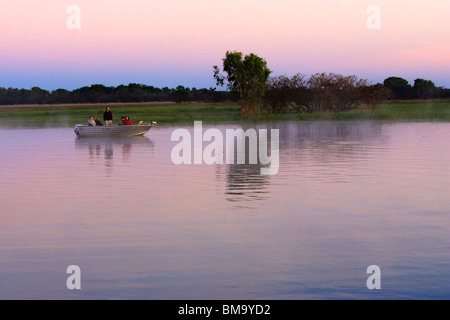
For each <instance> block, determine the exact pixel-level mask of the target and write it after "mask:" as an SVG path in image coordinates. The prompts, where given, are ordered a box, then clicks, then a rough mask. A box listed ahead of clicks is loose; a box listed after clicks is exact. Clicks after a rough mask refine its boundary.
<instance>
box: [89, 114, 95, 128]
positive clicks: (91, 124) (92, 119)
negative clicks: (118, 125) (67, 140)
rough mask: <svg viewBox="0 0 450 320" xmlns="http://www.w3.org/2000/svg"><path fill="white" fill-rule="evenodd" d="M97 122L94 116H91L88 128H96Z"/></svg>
mask: <svg viewBox="0 0 450 320" xmlns="http://www.w3.org/2000/svg"><path fill="white" fill-rule="evenodd" d="M95 125H96V124H95V120H94V116H90V117H89V120H88V126H90V127H95Z"/></svg>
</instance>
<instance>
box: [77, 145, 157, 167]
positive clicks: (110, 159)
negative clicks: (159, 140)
mask: <svg viewBox="0 0 450 320" xmlns="http://www.w3.org/2000/svg"><path fill="white" fill-rule="evenodd" d="M75 148H76V150H77V151H87V152H88V155H89V159H90V161H91V163H92V164H93V165H97V164H99V163H101V162H103V161H104V166H105V168H106V173H107V175H109V174H110V173H112V169H113V167H114V158H116V160H117V158H118V157H117V156H119V157H120V158H119V161H120V160H121V161H122V163H130V160H131V155H132V153H131V151H132V150H137V149H140V150H143V149H147V150H148V149H150V150H151V151H152V150H153V141H152V140H150V139H149V138H147V137H145V136H137V137H103V138H86V137H84V138H80V137H77V138H75Z"/></svg>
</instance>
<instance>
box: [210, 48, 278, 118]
mask: <svg viewBox="0 0 450 320" xmlns="http://www.w3.org/2000/svg"><path fill="white" fill-rule="evenodd" d="M223 71H224V72H225V73H226V76H224V75H222V74H221V72H220V69H219V67H217V66H214V78H215V79H216V81H217V85H220V86H223V85H224V83H225V81H227V87H228V89H230V91H234V92H237V93H238V94H239V99H240V103H241V114H242V115H244V116H246V115H250V114H258V113H259V112H260V108H261V105H262V104H263V101H264V94H265V92H266V81H267V79H268V78H269V75H270V73H271V71H270V70H269V68H268V67H267V62H266V61H265V60H264V59H262V58H260V57H258V56H257V55H255V54H253V53H251V54H249V55H246V56H245V57H243V54H242V53H241V52H236V51H234V52H230V51H227V53H226V55H225V58H224V59H223Z"/></svg>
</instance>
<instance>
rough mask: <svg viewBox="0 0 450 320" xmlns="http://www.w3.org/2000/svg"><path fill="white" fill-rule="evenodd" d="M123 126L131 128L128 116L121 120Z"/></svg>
mask: <svg viewBox="0 0 450 320" xmlns="http://www.w3.org/2000/svg"><path fill="white" fill-rule="evenodd" d="M123 125H124V126H131V125H133V124H132V123H131V120H130V117H129V116H126V117H125V120H123Z"/></svg>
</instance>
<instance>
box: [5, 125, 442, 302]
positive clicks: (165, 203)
mask: <svg viewBox="0 0 450 320" xmlns="http://www.w3.org/2000/svg"><path fill="white" fill-rule="evenodd" d="M235 127H236V126H232V128H235ZM250 127H251V126H250ZM207 128H208V126H205V129H207ZM214 128H217V129H219V130H221V131H222V132H225V130H226V129H229V128H230V127H229V126H214ZM242 128H243V129H244V130H246V129H248V125H246V126H242ZM260 128H263V129H268V130H270V129H279V137H280V141H279V157H280V163H279V171H278V173H277V174H275V175H266V176H264V175H261V174H260V169H261V165H260V164H228V165H227V164H224V165H217V164H214V165H205V164H202V165H174V164H173V163H172V161H171V151H172V148H173V147H174V146H175V145H176V142H173V141H171V134H172V132H173V131H174V130H175V129H177V128H175V127H158V126H156V127H154V128H153V129H152V130H150V131H149V133H148V134H147V135H146V136H144V137H136V138H126V139H125V138H122V139H78V138H76V137H75V134H74V133H73V130H72V129H70V128H40V129H10V128H3V129H0V148H1V150H2V154H1V156H0V167H1V168H2V179H0V203H1V207H2V209H1V210H0V256H1V257H2V258H1V259H0V298H1V299H30V298H31V299H55V298H56V299H57V298H62V299H118V298H120V299H347V298H350V299H361V298H362V299H399V298H400V299H403V298H406V299H428V298H433V299H448V298H450V287H449V286H448V283H449V280H450V272H449V270H450V259H449V258H450V253H449V252H450V239H449V237H448V235H449V234H450V210H449V208H450V200H449V197H448V195H449V194H450V170H449V169H450V149H449V148H448V141H449V139H450V124H447V123H382V122H311V123H304V122H282V123H270V124H263V125H261V124H259V125H257V126H255V129H260ZM206 145H207V143H205V144H204V145H203V146H206ZM69 265H78V266H79V267H80V269H81V290H74V291H70V290H68V289H67V287H66V280H67V278H68V276H69V275H68V274H66V269H67V267H68V266H69ZM370 265H378V266H380V268H381V288H382V289H381V290H373V291H371V290H368V289H367V287H366V280H367V278H368V277H369V274H366V269H367V267H368V266H370Z"/></svg>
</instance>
